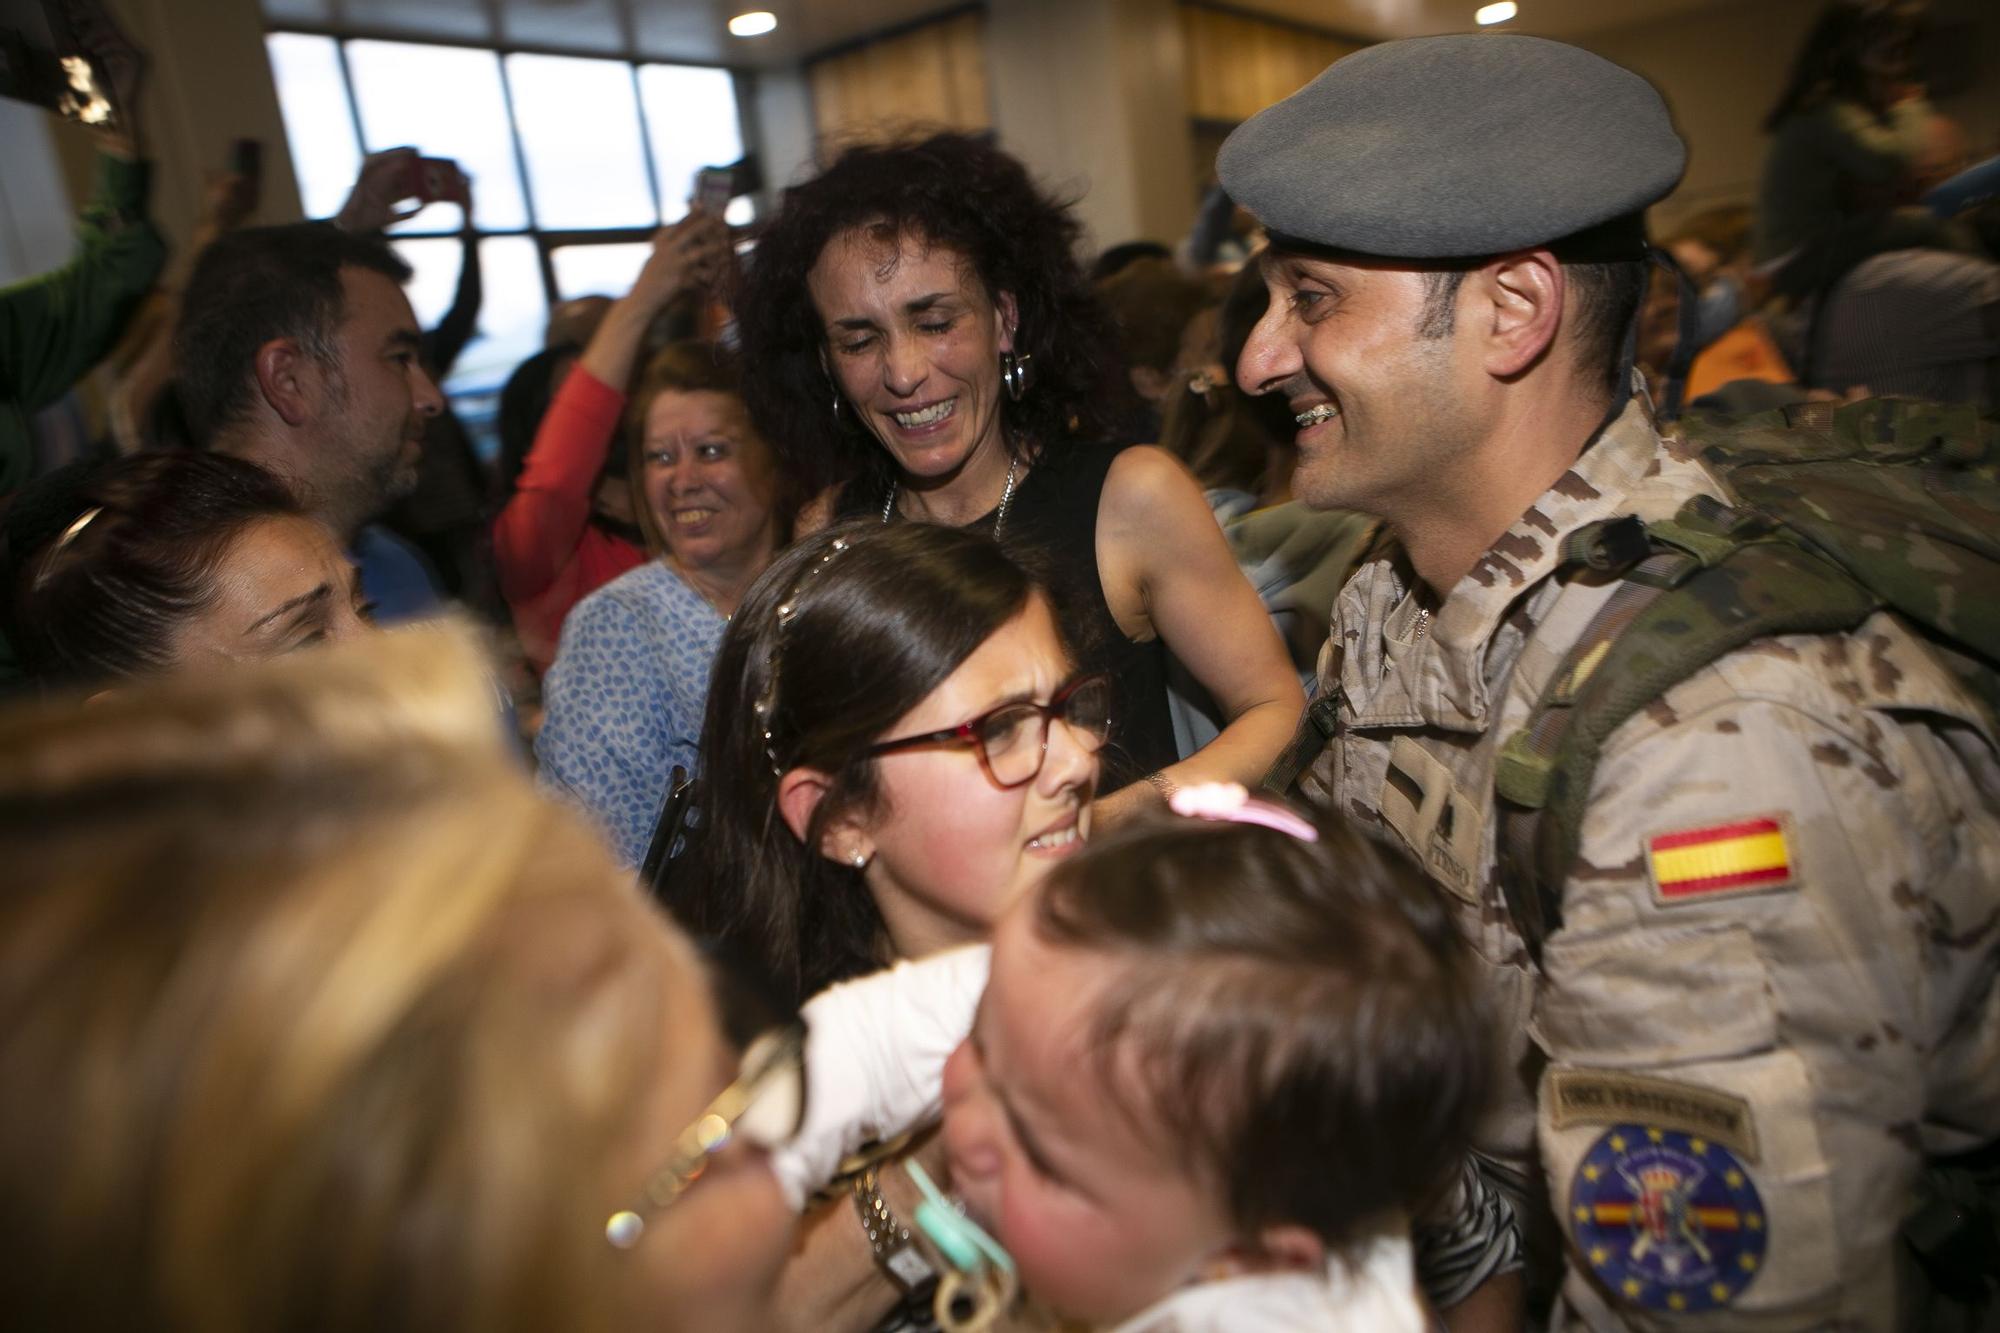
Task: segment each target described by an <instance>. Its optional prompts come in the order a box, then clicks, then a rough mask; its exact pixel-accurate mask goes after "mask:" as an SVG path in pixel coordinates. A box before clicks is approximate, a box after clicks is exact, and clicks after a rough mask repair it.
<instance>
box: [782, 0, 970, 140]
mask: <svg viewBox="0 0 2000 1333" xmlns="http://www.w3.org/2000/svg"><path fill="white" fill-rule="evenodd" d="M806 79H807V81H808V83H809V84H810V85H811V88H812V103H813V119H814V121H815V124H816V129H817V132H818V134H819V138H820V140H821V142H823V143H824V142H827V141H852V140H856V139H870V138H890V137H894V136H896V135H897V134H899V133H902V132H904V131H906V130H909V129H911V128H913V127H917V126H932V127H945V128H949V129H955V130H985V129H991V128H992V125H993V110H992V107H991V105H990V104H989V102H988V100H987V90H986V19H985V15H984V14H982V13H980V12H979V11H977V10H970V11H967V12H965V13H963V14H957V15H954V16H953V17H951V18H947V19H943V20H940V21H939V22H936V23H927V24H925V25H924V26H923V27H920V28H914V29H911V30H910V31H908V32H901V33H897V34H896V35H895V36H893V37H886V38H883V39H881V40H879V41H872V42H869V43H867V44H866V45H864V46H860V47H856V48H855V49H853V50H849V51H843V52H841V53H840V54H838V55H834V56H828V57H827V58H825V59H823V60H816V61H814V62H813V63H812V64H810V65H808V66H807V67H806Z"/></svg>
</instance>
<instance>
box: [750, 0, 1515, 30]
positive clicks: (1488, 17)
mask: <svg viewBox="0 0 2000 1333" xmlns="http://www.w3.org/2000/svg"><path fill="white" fill-rule="evenodd" d="M1520 12H1521V11H1520V8H1519V7H1518V6H1516V5H1515V3H1514V0H1500V3H1498V4H1494V5H1481V6H1480V7H1479V8H1477V9H1475V10H1473V11H1472V18H1473V21H1474V22H1475V23H1477V24H1479V25H1480V26H1481V27H1482V28H1483V27H1489V26H1491V25H1492V24H1495V23H1505V22H1506V21H1507V20H1508V19H1510V18H1513V17H1514V15H1516V14H1518V13H1520ZM729 26H730V29H731V30H732V31H733V30H734V29H735V27H736V25H735V24H733V23H732V24H730V25H729ZM759 31H762V30H761V29H759Z"/></svg>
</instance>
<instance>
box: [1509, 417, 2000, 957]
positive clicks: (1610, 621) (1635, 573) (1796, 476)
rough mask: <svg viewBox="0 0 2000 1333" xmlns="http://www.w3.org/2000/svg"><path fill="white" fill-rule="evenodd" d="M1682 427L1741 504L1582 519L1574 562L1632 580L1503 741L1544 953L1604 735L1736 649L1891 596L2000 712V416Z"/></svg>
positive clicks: (1697, 421) (1514, 874)
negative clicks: (1655, 516)
mask: <svg viewBox="0 0 2000 1333" xmlns="http://www.w3.org/2000/svg"><path fill="white" fill-rule="evenodd" d="M1682 436H1683V440H1684V441H1685V447H1686V448H1688V449H1690V450H1693V451H1695V452H1696V453H1697V454H1698V455H1699V457H1700V458H1701V460H1702V462H1703V463H1704V464H1705V465H1706V466H1707V467H1708V469H1709V470H1710V472H1711V473H1713V474H1714V476H1715V477H1716V478H1717V480H1719V481H1720V482H1721V483H1722V486H1723V489H1724V490H1725V491H1726V493H1727V494H1728V497H1729V500H1728V502H1727V503H1724V502H1720V501H1717V500H1714V499H1712V498H1710V497H1707V496H1698V497H1696V498H1695V499H1693V500H1690V501H1689V502H1688V503H1687V504H1686V505H1684V506H1682V508H1681V510H1680V512H1679V513H1677V514H1676V515H1675V516H1674V517H1673V518H1672V519H1671V520H1669V521H1667V522H1663V523H1662V522H1655V523H1650V524H1648V523H1641V522H1640V521H1639V520H1638V519H1636V518H1629V517H1628V518H1617V519H1610V520H1607V521H1604V522H1601V523H1595V524H1592V525H1590V526H1588V527H1586V528H1583V529H1581V530H1579V531H1578V532H1575V533H1573V534H1571V536H1570V537H1569V539H1568V540H1567V541H1566V542H1565V543H1564V548H1563V553H1562V558H1563V561H1564V566H1565V567H1567V568H1571V569H1574V568H1578V567H1583V568H1588V569H1591V570H1596V571H1603V572H1606V573H1613V574H1617V575H1618V576H1619V578H1620V584H1619V587H1618V588H1617V590H1616V591H1615V592H1614V593H1613V594H1612V596H1611V598H1610V599H1609V600H1608V601H1607V602H1606V604H1605V606H1604V608H1603V610H1601V611H1600V612H1599V613H1598V615H1597V617H1596V618H1595V619H1594V620H1593V621H1592V622H1591V623H1590V625H1589V626H1588V627H1587V628H1586V629H1585V630H1584V633H1583V635H1582V636H1581V637H1580V638H1579V639H1578V640H1577V642H1576V645H1575V646H1574V647H1573V648H1572V649H1571V650H1570V653H1569V655H1568V657H1567V658H1565V659H1564V661H1563V663H1562V665H1561V666H1560V667H1559V668H1558V669H1557V671H1556V672H1555V674H1554V675H1553V676H1552V677H1551V680H1550V684H1549V686H1548V688H1547V690H1546V691H1545V692H1544V693H1543V695H1542V697H1541V698H1540V699H1539V700H1537V701H1536V703H1535V706H1534V709H1533V711H1532V712H1531V713H1530V714H1529V716H1528V721H1527V723H1526V725H1525V726H1523V727H1522V728H1521V729H1520V730H1519V731H1517V732H1515V733H1514V734H1513V735H1511V736H1509V737H1507V739H1506V740H1505V742H1504V743H1503V745H1502V747H1501V753H1500V760H1499V765H1498V768H1497V769H1496V772H1495V778H1494V785H1495V787H1496V789H1497V793H1498V796H1499V798H1500V799H1499V809H1500V814H1501V823H1500V837H1499V843H1500V849H1499V850H1500V858H1501V876H1500V878H1501V883H1502V885H1503V887H1504V889H1505V890H1506V893H1507V899H1508V905H1509V907H1510V908H1511V910H1512V912H1513V915H1514V918H1515V922H1516V924H1517V925H1518V926H1519V927H1520V930H1521V935H1522V938H1523V939H1524V940H1525V941H1526V942H1527V945H1528V949H1529V952H1530V954H1531V955H1533V956H1535V957H1536V958H1537V960H1539V957H1540V952H1541V944H1542V941H1543V940H1544V939H1545V938H1546V937H1547V936H1548V935H1549V933H1550V932H1552V931H1553V930H1555V929H1556V928H1557V926H1559V925H1560V924H1561V917H1560V910H1561V890H1562V885H1563V881H1564V880H1565V879H1566V878H1567V877H1568V874H1569V867H1570V865H1571V864H1572V863H1573V862H1574V860H1575V857H1576V849H1577V840H1578V837H1579V835H1580V832H1581V828H1582V823H1583V815H1584V810H1585V806H1586V803H1587V801H1588V798H1589V793H1590V786H1591V777H1592V774H1593V773H1594V771H1595V770H1596V767H1597V759H1598V755H1599V752H1600V751H1601V750H1602V748H1603V745H1604V743H1605V741H1606V740H1607V739H1609V738H1610V736H1611V734H1612V732H1614V731H1616V730H1617V729H1618V727H1619V726H1620V725H1621V724H1622V723H1623V722H1624V721H1625V720H1626V719H1627V718H1629V717H1631V716H1632V714H1634V713H1635V712H1637V711H1638V710H1639V709H1641V708H1643V707H1645V706H1646V705H1647V704H1649V703H1651V702H1652V701H1653V700H1655V699H1657V698H1659V697H1660V695H1662V694H1663V693H1665V692H1666V691H1667V689H1668V688H1670V687H1671V686H1673V685H1675V684H1678V683H1679V682H1680V681H1683V680H1685V679H1687V678H1688V677H1689V676H1692V675H1693V674H1694V673H1695V672H1697V671H1699V670H1701V669H1702V668H1703V667H1705V666H1707V665H1708V664H1709V663H1711V662H1713V661H1715V660H1716V659H1717V658H1719V657H1721V656H1723V655H1724V654H1725V653H1729V652H1731V651H1733V650H1735V649H1737V648H1740V647H1742V646H1743V645H1744V644H1746V643H1749V642H1750V641H1752V640H1753V639H1762V638H1768V637H1770V636H1772V635H1778V634H1822V633H1837V632H1841V631H1845V630H1852V629H1854V628H1856V627H1857V626H1859V625H1860V624H1861V623H1862V622H1863V621H1865V620H1866V619H1868V617H1870V616H1872V615H1874V614H1875V613H1876V612H1877V611H1880V610H1885V609H1886V610H1890V611H1894V612H1896V613H1897V614H1898V615H1899V616H1901V617H1902V619H1903V620H1904V621H1905V622H1906V623H1907V624H1908V625H1910V626H1911V627H1912V628H1913V629H1915V630H1916V631H1917V632H1918V633H1919V634H1921V635H1923V636H1924V637H1925V638H1926V639H1927V640H1929V642H1930V644H1931V646H1932V647H1933V648H1934V649H1935V650H1936V651H1937V654H1938V656H1939V658H1940V660H1942V661H1943V662H1945V663H1946V664H1947V665H1948V666H1950V667H1951V669H1952V670H1953V671H1954V672H1955V673H1956V674H1957V675H1958V676H1959V677H1960V678H1961V679H1962V680H1963V681H1964V683H1965V684H1966V686H1967V687H1968V689H1969V690H1970V691H1971V693H1972V694H1973V695H1974V696H1975V697H1977V698H1978V699H1979V700H1980V701H1981V702H1982V703H1983V704H1984V705H1985V707H1986V709H1987V712H1988V714H1989V716H2000V425H1996V423H1995V422H1994V421H1993V420H1991V419H1988V418H1983V417H1981V416H1980V415H1979V414H1978V413H1977V412H1976V411H1975V410H1974V409H1973V408H1971V407H1967V406H1947V405H1942V404H1937V403H1924V402H1916V401H1911V400H1902V399H1880V398H1878V399H1868V400H1865V401H1862V402H1857V403H1849V404H1844V405H1843V404H1836V403H1802V404H1799V405H1797V406H1794V407H1790V408H1786V409H1784V410H1782V411H1777V412H1769V413H1764V414H1762V415H1759V416H1754V417H1749V418H1746V419H1741V420H1726V419H1722V418H1716V417H1702V416H1691V417H1688V418H1686V419H1685V420H1684V421H1683V423H1682Z"/></svg>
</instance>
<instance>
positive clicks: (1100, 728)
mask: <svg viewBox="0 0 2000 1333" xmlns="http://www.w3.org/2000/svg"><path fill="white" fill-rule="evenodd" d="M1060 707H1061V715H1062V720H1063V722H1064V724H1065V725H1067V726H1068V727H1069V729H1070V731H1071V733H1072V734H1073V735H1074V736H1075V738H1076V741H1077V743H1078V744H1080V745H1082V746H1083V747H1084V748H1085V749H1087V750H1095V749H1097V747H1098V746H1100V745H1102V744H1104V739H1105V737H1106V736H1107V735H1108V734H1109V733H1110V730H1111V686H1110V683H1109V682H1108V681H1104V680H1101V679H1090V680H1085V681H1081V682H1079V683H1078V684H1077V686H1076V687H1075V688H1074V689H1072V690H1071V691H1070V692H1069V693H1068V694H1066V695H1064V696H1063V700H1062V703H1061V705H1060ZM1051 711H1052V709H1046V708H1042V707H1038V706H1037V705H1035V704H1016V705H1015V706H1013V707H1011V708H1002V709H999V710H997V711H995V712H993V713H990V714H988V715H987V717H986V719H985V722H984V724H983V725H982V726H981V727H980V729H979V744H980V748H981V749H983V750H984V751H985V752H986V764H987V767H988V768H990V769H991V770H992V771H993V779H994V781H996V782H998V783H1000V784H1001V785H1002V786H1008V787H1011V786H1014V785H1015V784H1017V783H1022V782H1026V781H1028V780H1029V779H1030V778H1033V777H1034V776H1035V775H1036V774H1037V773H1039V772H1041V771H1042V760H1043V757H1044V756H1045V754H1046V753H1047V750H1048V736H1049V732H1048V726H1049V713H1050V712H1051Z"/></svg>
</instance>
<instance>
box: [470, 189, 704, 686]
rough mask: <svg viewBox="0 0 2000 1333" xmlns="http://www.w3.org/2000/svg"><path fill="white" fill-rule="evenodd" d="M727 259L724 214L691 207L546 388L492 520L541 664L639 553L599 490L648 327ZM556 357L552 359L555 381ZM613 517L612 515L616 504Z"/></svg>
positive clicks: (521, 628)
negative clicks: (530, 441)
mask: <svg viewBox="0 0 2000 1333" xmlns="http://www.w3.org/2000/svg"><path fill="white" fill-rule="evenodd" d="M729 259H730V251H729V234H728V230H727V228H726V227H725V226H724V225H723V223H722V221H721V219H719V218H711V217H708V216H706V215H704V214H702V213H700V212H699V211H696V212H693V213H690V214H689V215H688V217H687V218H686V219H685V220H683V221H681V222H677V223H675V224H674V225H673V226H670V227H664V228H662V229H661V230H660V232H659V234H658V235H657V236H655V237H654V240H653V251H652V254H651V255H649V256H648V257H647V259H646V263H645V266H644V267H643V268H641V269H640V270H639V276H638V278H637V279H636V280H634V282H633V284H632V290H631V291H629V292H627V293H626V294H625V295H624V296H623V297H621V298H620V299H619V300H617V301H616V302H614V303H613V304H612V305H611V307H610V309H608V310H607V311H606V312H605V313H604V316H603V319H602V321H601V322H599V324H598V325H597V330H596V332H595V333H594V334H593V335H592V336H591V339H590V342H589V345H588V346H586V347H585V348H584V349H583V354H582V356H581V357H580V358H579V359H578V360H577V362H576V364H575V366H574V368H573V369H571V370H570V371H568V373H567V374H565V375H563V376H562V377H561V379H560V386H559V387H557V388H554V389H553V391H552V392H553V398H552V401H551V402H550V405H549V407H548V410H547V412H546V414H545V415H543V416H542V418H541V423H540V425H539V427H538V428H537V430H536V434H535V437H534V445H533V447H532V448H531V449H530V450H529V451H528V455H527V457H526V458H525V459H524V460H523V462H522V464H521V469H520V473H519V475H518V476H517V477H516V478H515V479H514V486H513V491H512V493H511V494H510V495H509V496H508V497H507V498H506V500H505V502H504V504H503V506H502V508H501V510H500V514H499V517H498V518H497V519H495V520H494V524H493V559H494V563H495V566H496V567H497V569H498V571H499V576H500V591H501V592H502V594H504V595H505V597H506V599H507V605H508V607H509V608H510V609H511V610H512V612H513V615H514V627H515V630H516V632H517V633H518V635H519V636H520V640H521V648H522V651H523V652H524V653H525V654H526V656H527V659H528V662H529V663H530V665H531V666H533V668H534V669H535V670H536V671H538V672H540V671H547V670H548V667H549V664H550V663H551V662H552V661H553V660H554V658H555V653H556V646H557V643H558V641H559V637H560V635H561V632H562V624H563V619H564V618H565V617H566V616H568V614H569V611H570V608H571V607H573V606H575V605H576V604H577V603H578V602H579V601H581V600H582V599H583V598H584V597H585V596H586V595H588V594H589V593H590V592H592V591H593V590H595V589H597V588H599V587H602V586H603V585H604V584H606V583H609V582H610V581H611V580H612V579H614V578H617V577H618V576H619V575H620V574H623V573H625V572H626V571H627V570H631V569H635V568H637V567H638V566H640V565H641V564H643V563H645V561H646V550H645V547H644V544H643V542H642V541H638V540H634V539H633V538H632V536H630V535H626V534H621V533H620V532H618V531H617V530H616V529H615V528H614V527H612V526H610V525H608V524H606V523H604V522H602V521H599V518H598V513H599V505H598V494H597V493H598V491H599V489H600V487H601V486H602V484H603V483H602V475H603V473H604V471H605V467H606V463H607V460H608V459H609V458H610V457H611V456H612V455H613V453H614V450H613V448H612V445H613V440H614V437H615V436H616V435H617V431H618V423H619V420H620V417H621V415H622V414H623V412H624V410H625V405H626V391H627V388H628V386H629V384H630V381H631V378H632V372H633V370H634V368H635V367H636V366H637V364H638V362H639V357H640V351H641V348H642V346H643V344H644V342H645V338H646V332H647V329H648V328H649V327H650V326H651V325H652V323H653V321H654V318H655V317H656V316H657V315H658V314H659V313H660V312H661V311H662V310H663V309H664V308H665V307H666V306H667V304H668V303H669V302H670V301H672V300H673V299H674V297H675V296H677V295H679V294H680V293H681V292H683V291H686V290H688V289H689V288H692V287H698V286H701V285H704V284H709V283H713V282H715V281H716V280H717V279H718V278H719V277H720V276H721V275H722V274H723V273H724V272H725V271H726V266H727V264H728V262H729ZM554 360H556V358H552V362H553V361H554ZM556 368H557V367H556V365H554V364H551V365H550V366H549V370H550V382H551V383H552V384H554V383H556V376H555V375H554V371H555V369H556ZM537 378H539V372H538V374H537ZM530 387H532V386H530ZM614 485H615V484H614ZM615 489H617V490H619V491H623V490H624V489H625V487H624V486H622V485H615ZM607 498H608V497H607ZM608 516H609V517H611V518H612V519H613V520H614V522H615V521H616V520H617V519H618V515H617V514H616V512H615V511H613V512H611V513H610V514H609V515H608ZM628 521H629V520H628Z"/></svg>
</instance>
